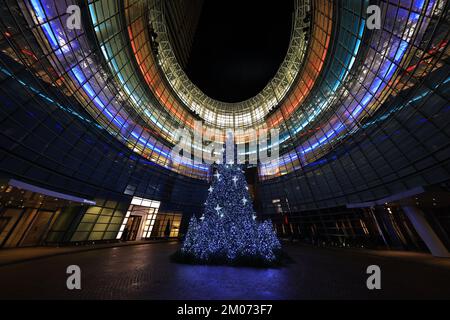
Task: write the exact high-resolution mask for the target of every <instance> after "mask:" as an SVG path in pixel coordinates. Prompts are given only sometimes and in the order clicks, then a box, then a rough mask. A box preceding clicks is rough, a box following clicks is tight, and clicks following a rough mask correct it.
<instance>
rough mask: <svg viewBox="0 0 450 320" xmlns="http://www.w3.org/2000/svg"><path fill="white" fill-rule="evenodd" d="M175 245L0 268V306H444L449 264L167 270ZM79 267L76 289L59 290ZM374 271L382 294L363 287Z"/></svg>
mask: <svg viewBox="0 0 450 320" xmlns="http://www.w3.org/2000/svg"><path fill="white" fill-rule="evenodd" d="M177 247H178V244H176V243H154V244H145V245H138V246H122V247H115V248H104V249H99V250H93V251H92V250H91V251H86V252H79V253H73V254H66V255H59V256H53V257H48V258H43V259H39V260H34V261H28V262H23V263H15V264H13V265H6V266H2V267H0V283H1V284H2V290H0V298H1V299H5V298H42V299H57V298H60V299H80V298H81V299H321V298H324V299H333V298H337V299H380V298H386V299H390V298H421V299H423V298H425V299H427V298H450V261H449V260H446V259H438V258H433V257H431V256H429V255H424V254H414V253H396V252H373V251H354V250H342V249H341V250H339V249H318V248H311V247H303V246H300V245H286V246H285V248H286V251H287V252H288V253H289V255H290V256H291V257H292V258H293V259H294V260H295V263H292V264H289V265H287V266H286V267H283V268H279V269H253V268H233V267H216V266H191V265H180V264H174V263H172V262H170V260H169V257H170V255H171V254H172V253H173V252H174V251H175V250H176V249H177ZM74 264H75V265H78V266H80V268H81V271H82V289H81V290H79V291H69V290H67V289H66V277H67V275H66V268H67V267H68V266H69V265H74ZM373 264H375V265H379V266H380V268H381V272H382V277H381V283H382V289H381V290H377V291H370V290H368V289H367V287H366V279H367V277H368V275H367V274H366V268H367V267H368V266H369V265H373Z"/></svg>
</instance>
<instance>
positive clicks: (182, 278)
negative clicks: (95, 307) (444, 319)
mask: <svg viewBox="0 0 450 320" xmlns="http://www.w3.org/2000/svg"><path fill="white" fill-rule="evenodd" d="M281 3H283V4H281ZM449 8H450V1H449V0H285V1H278V2H275V1H268V2H267V3H266V2H260V1H256V0H251V1H250V0H249V1H242V0H241V1H236V0H230V1H216V0H5V1H2V2H1V4H0V30H1V32H0V105H1V108H0V126H1V131H0V283H1V287H2V289H1V290H0V299H11V298H12V299H36V298H43V299H61V298H62V299H86V298H87V299H203V300H205V299H219V300H224V299H266V300H280V299H281V300H282V299H311V298H312V299H380V298H384V299H399V298H414V299H417V298H438V299H442V298H444V299H445V298H446V299H450V44H449V40H450V10H449ZM231 167H233V168H234V169H230V168H231ZM236 167H237V168H239V169H238V171H236V172H238V173H239V174H236V175H234V176H233V175H231V176H232V177H233V179H234V180H230V181H228V182H227V183H228V184H227V186H228V187H227V188H226V189H224V190H220V191H221V192H220V193H219V192H218V191H219V187H221V186H219V182H220V181H221V178H220V176H221V174H222V179H225V177H226V176H227V173H226V172H227V171H222V170H237V169H235V168H236ZM225 168H227V169H225ZM224 172H225V173H224ZM239 175H241V176H242V179H241V180H240V181H239V182H237V181H238V180H239V179H238V178H239ZM231 176H230V177H231ZM224 186H225V185H224ZM224 188H225V187H224ZM214 189H216V191H215V192H214V191H213V190H214ZM232 189H233V190H234V189H238V190H235V191H233V190H232ZM222 191H223V192H222ZM233 197H239V198H233ZM233 199H234V200H236V199H237V200H238V201H236V203H238V202H243V207H242V208H244V209H245V210H247V209H248V210H247V211H248V214H249V217H253V220H254V221H256V222H255V224H254V226H255V227H254V228H259V227H256V226H260V227H261V226H269V229H271V230H272V231H273V234H274V237H275V236H276V237H275V238H277V239H278V240H279V242H280V244H281V247H282V248H283V251H284V252H285V253H284V255H286V256H287V257H288V258H286V260H287V261H285V262H284V263H283V264H282V265H281V266H276V267H266V268H248V267H237V266H228V265H220V266H207V265H204V264H199V265H196V264H193V265H191V264H180V263H177V262H174V261H173V259H172V254H173V253H175V252H176V251H177V250H179V248H180V247H181V246H182V243H183V241H185V242H184V243H185V244H186V243H187V242H188V241H191V240H192V238H191V236H190V234H189V232H191V233H192V232H193V231H192V229H193V228H194V227H192V226H193V225H194V224H195V226H197V222H195V223H194V222H193V221H199V222H198V223H204V224H206V223H208V221H213V220H208V219H209V218H208V212H209V211H208V208H209V207H211V210H210V211H212V212H213V213H214V211H215V212H216V214H217V216H218V217H219V218H218V219H219V220H218V221H220V218H224V219H225V220H226V219H228V218H230V217H231V216H232V215H235V216H236V215H239V212H241V211H242V212H247V211H245V210H244V209H242V210H241V208H240V209H239V210H241V211H235V210H234V211H233V210H232V209H230V210H228V209H227V208H229V207H230V205H229V204H230V203H232V202H233ZM213 200H214V201H215V202H214V203H212V202H211V201H213ZM227 210H228V211H227ZM211 214H212V213H211ZM205 217H206V220H205ZM230 219H231V218H230ZM233 219H234V220H235V221H234V222H236V221H238V220H239V219H238V218H236V219H235V218H233ZM225 220H224V221H225ZM204 221H206V222H204ZM214 221H215V220H214ZM239 221H240V220H239ZM209 223H211V222H209ZM249 225H252V224H249ZM199 228H200V227H199ZM248 228H250V227H248ZM251 228H253V227H251ZM261 228H262V227H261ZM208 230H211V229H208ZM233 230H234V229H233ZM258 230H259V229H258ZM188 231H189V232H188ZM244 231H245V230H244ZM205 232H206V233H207V231H205ZM211 232H212V231H211ZM255 234H256V233H255ZM259 235H261V234H259ZM208 236H210V235H206V236H205V237H208ZM258 239H259V240H260V238H258ZM261 239H262V238H261ZM264 239H266V238H264ZM267 239H270V237H268V238H267ZM227 240H229V244H228V245H229V246H233V243H234V242H232V240H231V239H227ZM259 240H258V241H259ZM278 240H277V241H278ZM192 241H193V240H192ZM267 241H269V240H261V241H260V242H259V243H260V244H259V247H257V250H260V247H261V246H266V245H267ZM193 243H194V242H193ZM205 246H206V247H207V245H204V247H205ZM183 248H184V247H183ZM202 248H203V247H201V248H200V249H199V248H197V247H196V249H195V250H197V251H196V252H198V250H203V249H202ZM209 249H210V248H206V249H205V248H204V250H209ZM255 250H256V249H255ZM258 252H259V251H258ZM200 254H203V253H202V252H200ZM228 257H229V256H228ZM69 265H79V266H80V267H81V269H82V270H85V272H86V277H85V278H83V290H81V291H77V290H69V289H68V288H67V287H66V278H67V274H66V268H67V266H69ZM370 266H377V267H378V268H379V270H380V272H381V274H382V278H381V279H382V284H383V285H382V289H379V288H369V287H370V285H369V284H368V282H366V280H367V278H368V277H369V276H370V272H369V271H368V270H369V269H370V268H369V267H370ZM83 268H84V269H83ZM47 272H51V273H52V274H60V276H55V277H48V279H47V278H46V277H45V273H47ZM83 272H84V271H83ZM96 272H98V274H97V273H96ZM38 273H39V274H38ZM150 273H151V275H150ZM36 279H40V281H36ZM411 279H413V280H411ZM367 281H368V280H367Z"/></svg>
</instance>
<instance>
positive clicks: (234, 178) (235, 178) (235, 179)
mask: <svg viewBox="0 0 450 320" xmlns="http://www.w3.org/2000/svg"><path fill="white" fill-rule="evenodd" d="M238 180H239V178H238V177H236V176H234V177H233V182H234V186H235V187H236V186H237V185H236V183H237V182H238Z"/></svg>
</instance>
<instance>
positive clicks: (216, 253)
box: [181, 164, 281, 264]
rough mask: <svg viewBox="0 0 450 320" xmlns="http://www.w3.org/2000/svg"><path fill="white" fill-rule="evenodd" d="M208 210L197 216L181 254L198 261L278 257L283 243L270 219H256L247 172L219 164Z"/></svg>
mask: <svg viewBox="0 0 450 320" xmlns="http://www.w3.org/2000/svg"><path fill="white" fill-rule="evenodd" d="M215 169H216V170H217V171H216V173H215V174H214V175H213V177H214V178H213V179H212V184H211V186H210V188H209V189H208V191H209V193H208V198H207V200H206V202H205V208H204V213H203V215H202V217H201V219H200V221H199V220H197V219H196V218H195V217H193V218H192V219H191V221H190V223H189V229H188V232H187V234H186V238H185V241H184V243H183V246H182V248H181V255H182V256H184V257H187V258H188V260H189V261H192V262H194V263H212V264H217V263H229V264H239V263H241V262H242V263H244V264H247V263H257V264H261V263H262V264H271V263H273V262H275V261H276V260H277V253H278V252H279V251H280V250H281V245H280V242H279V240H278V238H277V236H276V234H275V232H274V230H273V226H272V223H271V222H270V221H264V222H261V223H260V222H258V221H256V214H255V212H254V210H253V206H252V203H251V201H250V200H249V199H250V195H249V192H248V187H247V183H246V181H245V176H244V171H243V170H242V168H241V167H240V166H239V165H230V164H227V165H215Z"/></svg>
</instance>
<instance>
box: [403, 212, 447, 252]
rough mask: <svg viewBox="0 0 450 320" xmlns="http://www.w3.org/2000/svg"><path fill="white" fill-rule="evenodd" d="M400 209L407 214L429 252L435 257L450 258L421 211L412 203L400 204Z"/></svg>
mask: <svg viewBox="0 0 450 320" xmlns="http://www.w3.org/2000/svg"><path fill="white" fill-rule="evenodd" d="M402 209H403V211H404V212H405V214H406V215H407V216H408V218H409V220H410V221H411V223H412V225H413V226H414V228H415V229H416V231H417V233H418V234H419V236H420V237H421V238H422V240H423V242H425V244H426V245H427V247H428V249H429V250H430V252H431V254H432V255H433V256H435V257H446V258H450V253H449V252H448V250H447V248H446V247H445V246H444V244H443V243H442V241H441V239H439V237H438V236H437V234H436V233H435V232H434V230H433V228H431V226H430V224H429V223H428V221H427V220H426V218H425V215H424V213H423V211H422V210H420V209H419V208H417V207H415V206H412V205H405V206H402Z"/></svg>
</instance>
